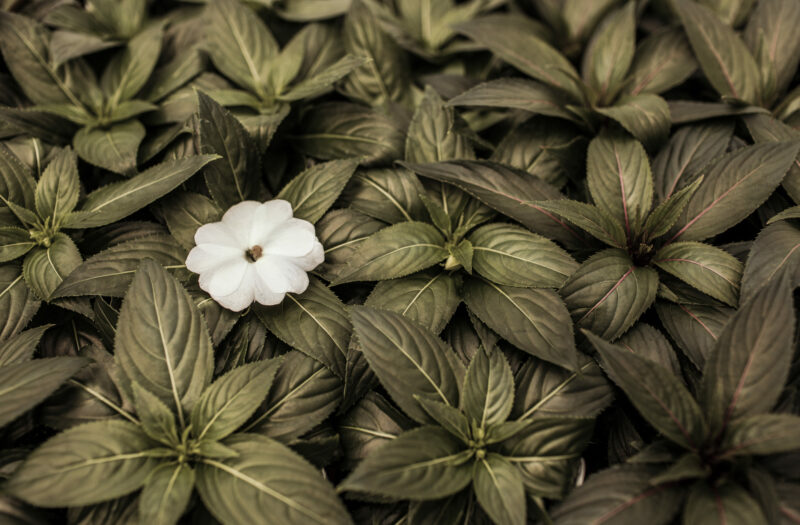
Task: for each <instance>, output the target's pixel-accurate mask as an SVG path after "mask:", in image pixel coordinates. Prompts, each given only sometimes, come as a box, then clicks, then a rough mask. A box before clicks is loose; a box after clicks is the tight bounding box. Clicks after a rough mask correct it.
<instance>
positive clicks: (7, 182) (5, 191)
mask: <svg viewBox="0 0 800 525" xmlns="http://www.w3.org/2000/svg"><path fill="white" fill-rule="evenodd" d="M34 188H36V180H35V179H34V178H33V175H32V174H31V169H30V168H29V167H28V166H26V165H25V164H23V163H22V161H20V160H19V158H18V157H17V156H16V155H14V153H13V152H12V151H11V150H10V149H9V148H8V146H7V145H6V144H0V197H2V200H3V201H11V202H13V203H14V204H18V205H20V206H23V207H25V208H27V209H33V207H34V199H35V197H34V191H35V190H34ZM3 204H6V203H5V202H3Z"/></svg>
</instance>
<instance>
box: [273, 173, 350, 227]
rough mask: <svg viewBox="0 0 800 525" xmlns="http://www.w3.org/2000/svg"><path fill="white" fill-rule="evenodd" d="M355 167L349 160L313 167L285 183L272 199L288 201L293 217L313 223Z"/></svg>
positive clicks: (326, 207) (343, 185) (323, 213)
mask: <svg viewBox="0 0 800 525" xmlns="http://www.w3.org/2000/svg"><path fill="white" fill-rule="evenodd" d="M357 166H358V161H357V160H353V159H349V160H348V159H345V160H334V161H331V162H325V163H322V164H316V165H314V166H312V167H311V168H309V169H307V170H305V171H304V172H302V173H301V174H300V175H298V176H296V177H295V178H294V179H292V180H291V181H289V183H288V184H286V185H285V186H284V187H283V189H282V190H281V192H280V193H279V194H278V195H277V197H276V198H278V199H284V200H287V201H289V202H290V203H291V205H292V210H293V213H294V216H295V217H297V218H299V219H304V220H306V221H308V222H310V223H312V224H314V223H315V222H317V221H318V220H319V219H320V217H322V216H323V215H325V212H326V211H328V208H330V207H331V206H332V205H333V203H334V202H335V201H336V199H337V198H338V197H339V194H340V193H341V192H342V190H343V189H344V187H345V186H346V185H347V182H348V181H349V180H350V177H352V176H353V173H354V172H355V170H356V167H357Z"/></svg>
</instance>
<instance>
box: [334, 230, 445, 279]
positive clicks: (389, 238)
mask: <svg viewBox="0 0 800 525" xmlns="http://www.w3.org/2000/svg"><path fill="white" fill-rule="evenodd" d="M444 243H445V239H444V237H443V236H442V234H441V233H439V230H437V229H436V228H435V227H433V226H431V225H430V224H425V223H422V222H416V221H408V222H401V223H399V224H395V225H394V226H389V227H388V228H384V229H382V230H380V231H378V232H377V233H374V234H373V235H371V236H370V237H368V238H367V239H366V240H365V241H364V242H363V243H361V245H360V246H359V247H358V251H357V252H356V253H355V254H354V256H353V257H352V259H351V261H350V262H349V264H348V265H347V267H346V268H345V269H344V270H343V271H342V272H341V273H340V274H339V276H338V277H337V278H336V280H335V281H334V282H333V283H332V284H343V283H349V282H354V281H378V280H385V279H394V278H397V277H404V276H406V275H409V274H411V273H414V272H416V271H419V270H422V269H425V268H428V267H430V266H433V265H434V264H436V263H438V262H439V261H441V260H443V259H445V258H446V257H447V255H448V252H447V250H446V249H445V248H444Z"/></svg>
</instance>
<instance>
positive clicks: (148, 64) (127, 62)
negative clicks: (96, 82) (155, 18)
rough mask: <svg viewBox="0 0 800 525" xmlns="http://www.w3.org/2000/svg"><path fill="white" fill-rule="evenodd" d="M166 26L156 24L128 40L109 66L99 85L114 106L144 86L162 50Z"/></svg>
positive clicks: (132, 95) (109, 102)
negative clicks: (164, 27)
mask: <svg viewBox="0 0 800 525" xmlns="http://www.w3.org/2000/svg"><path fill="white" fill-rule="evenodd" d="M163 36H164V34H163V30H162V29H161V27H160V26H159V25H154V26H152V27H150V28H148V29H146V30H144V31H142V32H140V33H139V34H137V35H136V36H134V37H133V38H131V39H130V40H129V41H128V45H127V46H126V47H125V48H124V49H123V50H121V51H120V52H119V53H118V54H117V56H115V57H114V58H113V59H112V60H111V61H110V62H109V63H108V65H107V66H106V69H105V71H104V72H103V76H102V78H101V79H100V87H101V88H102V89H103V92H104V94H105V97H106V101H107V103H108V104H109V105H110V107H111V108H115V107H117V106H119V104H120V103H121V102H125V101H128V100H130V99H132V98H133V97H134V96H135V95H136V94H137V93H138V92H139V91H141V89H142V87H144V85H145V83H146V82H147V79H148V78H150V73H152V72H153V68H155V66H156V62H158V56H159V54H160V53H161V41H162V39H163Z"/></svg>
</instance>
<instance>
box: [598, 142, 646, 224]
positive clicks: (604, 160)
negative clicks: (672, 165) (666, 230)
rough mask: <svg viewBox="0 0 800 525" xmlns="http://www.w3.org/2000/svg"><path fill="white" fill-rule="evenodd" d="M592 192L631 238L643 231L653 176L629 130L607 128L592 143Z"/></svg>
mask: <svg viewBox="0 0 800 525" xmlns="http://www.w3.org/2000/svg"><path fill="white" fill-rule="evenodd" d="M586 171H587V176H586V180H587V182H588V184H589V192H590V193H591V194H592V199H593V200H594V202H595V204H597V207H598V208H600V209H601V210H603V211H605V212H607V213H609V214H611V215H612V216H613V217H614V218H616V219H617V221H619V222H620V223H621V224H622V225H623V226H624V227H625V234H626V235H627V237H628V238H629V239H630V238H632V237H633V236H634V235H635V234H636V233H638V232H639V231H640V229H641V228H642V226H643V225H644V221H645V218H646V217H647V214H648V213H649V212H650V206H651V204H652V202H653V177H652V174H651V173H650V163H649V161H648V159H647V153H645V151H644V148H643V147H642V145H641V144H640V143H639V142H638V141H637V140H635V139H633V138H631V137H630V136H629V135H627V134H626V133H613V132H606V133H602V134H600V135H599V136H598V137H597V138H595V139H594V140H592V142H591V143H590V144H589V153H588V159H587V162H586Z"/></svg>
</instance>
